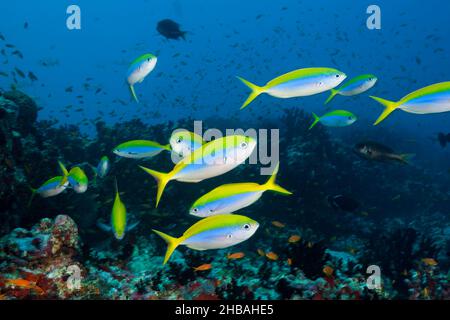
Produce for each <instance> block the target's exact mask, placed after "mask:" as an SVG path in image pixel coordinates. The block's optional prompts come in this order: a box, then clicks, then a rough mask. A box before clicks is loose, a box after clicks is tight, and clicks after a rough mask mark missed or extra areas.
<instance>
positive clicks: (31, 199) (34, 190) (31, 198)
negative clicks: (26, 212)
mask: <svg viewBox="0 0 450 320" xmlns="http://www.w3.org/2000/svg"><path fill="white" fill-rule="evenodd" d="M29 188H30V190H31V196H30V200H28V204H27V208H29V207H30V206H31V202H32V201H33V199H34V196H35V195H36V191H37V190H36V189H34V188H32V187H29Z"/></svg>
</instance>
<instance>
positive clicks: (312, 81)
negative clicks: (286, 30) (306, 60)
mask: <svg viewBox="0 0 450 320" xmlns="http://www.w3.org/2000/svg"><path fill="white" fill-rule="evenodd" d="M346 77H347V76H346V75H345V73H343V72H341V71H339V70H336V69H332V68H305V69H298V70H294V71H291V72H288V73H286V74H283V75H281V76H279V77H277V78H275V79H273V80H271V81H269V82H267V83H266V84H265V85H264V86H262V87H259V86H257V85H255V84H253V83H251V82H249V81H247V80H245V79H243V78H241V77H238V79H239V80H241V81H242V82H243V83H244V84H245V85H247V86H248V87H249V88H250V89H251V90H252V92H251V93H250V95H249V96H248V98H247V100H246V101H245V102H244V104H243V105H242V107H241V109H244V108H245V107H246V106H247V105H248V104H249V103H250V102H252V101H253V100H254V99H255V98H256V97H257V96H259V95H260V94H262V93H267V94H268V95H271V96H273V97H276V98H293V97H304V96H310V95H313V94H318V93H321V92H325V91H328V90H331V89H333V88H335V87H337V86H338V85H339V84H341V82H342V81H344V80H345V78H346Z"/></svg>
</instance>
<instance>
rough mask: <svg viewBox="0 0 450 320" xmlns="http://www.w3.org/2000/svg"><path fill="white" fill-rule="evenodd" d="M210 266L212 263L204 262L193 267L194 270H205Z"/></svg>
mask: <svg viewBox="0 0 450 320" xmlns="http://www.w3.org/2000/svg"><path fill="white" fill-rule="evenodd" d="M211 268H212V264H210V263H205V264H202V265H201V266H198V267H194V271H206V270H210V269H211Z"/></svg>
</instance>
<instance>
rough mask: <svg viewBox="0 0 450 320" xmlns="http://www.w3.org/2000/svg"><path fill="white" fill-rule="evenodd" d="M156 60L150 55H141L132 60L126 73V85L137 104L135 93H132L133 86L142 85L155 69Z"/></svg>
mask: <svg viewBox="0 0 450 320" xmlns="http://www.w3.org/2000/svg"><path fill="white" fill-rule="evenodd" d="M157 61H158V58H156V56H155V55H153V54H151V53H146V54H143V55H142V56H140V57H138V58H137V59H136V60H134V61H133V62H132V63H131V65H130V67H129V68H128V73H127V83H128V86H129V88H130V92H131V95H132V96H133V99H134V100H135V101H136V102H139V100H138V98H137V96H136V92H135V91H134V85H135V84H136V83H142V82H143V81H144V79H145V77H146V76H148V75H149V73H150V72H152V71H153V69H155V66H156V62H157Z"/></svg>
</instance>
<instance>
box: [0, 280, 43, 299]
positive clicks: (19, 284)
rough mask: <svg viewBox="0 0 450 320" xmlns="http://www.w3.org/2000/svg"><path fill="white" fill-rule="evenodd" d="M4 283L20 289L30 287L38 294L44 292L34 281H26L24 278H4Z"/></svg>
mask: <svg viewBox="0 0 450 320" xmlns="http://www.w3.org/2000/svg"><path fill="white" fill-rule="evenodd" d="M5 284H6V285H8V286H10V287H14V288H20V289H31V290H34V291H36V292H37V293H38V294H40V295H42V294H44V290H42V289H41V288H40V287H38V286H37V285H36V282H32V281H28V280H25V279H6V281H5Z"/></svg>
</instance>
